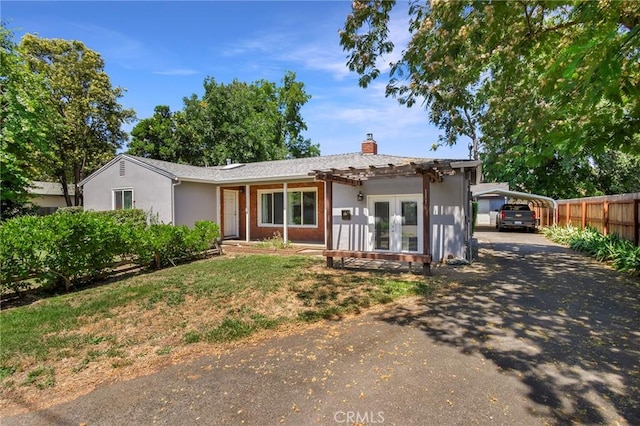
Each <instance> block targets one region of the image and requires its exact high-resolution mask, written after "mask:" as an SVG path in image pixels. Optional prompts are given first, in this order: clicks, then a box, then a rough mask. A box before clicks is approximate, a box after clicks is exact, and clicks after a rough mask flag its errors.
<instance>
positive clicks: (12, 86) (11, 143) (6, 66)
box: [0, 25, 56, 220]
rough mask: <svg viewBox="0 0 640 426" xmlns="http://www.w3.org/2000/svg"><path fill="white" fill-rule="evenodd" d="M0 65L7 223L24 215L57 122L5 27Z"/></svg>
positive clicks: (1, 204) (0, 160)
mask: <svg viewBox="0 0 640 426" xmlns="http://www.w3.org/2000/svg"><path fill="white" fill-rule="evenodd" d="M0 63H1V64H2V66H1V67H0V93H1V94H2V97H1V99H0V123H2V125H1V126H0V170H1V171H2V173H1V175H0V183H1V184H0V213H1V215H2V220H6V219H9V218H11V217H15V216H17V215H20V214H23V213H25V207H26V205H27V201H28V188H29V185H30V183H31V181H32V180H33V178H34V175H36V174H37V173H38V165H39V164H40V163H41V162H42V160H43V159H46V158H47V156H48V139H49V137H50V135H51V134H52V132H53V131H54V129H55V127H56V119H55V110H54V109H53V108H52V106H51V105H50V104H49V102H48V99H49V94H48V92H47V87H46V83H45V81H44V79H43V78H41V77H40V76H38V75H34V74H33V73H31V71H30V70H29V67H28V65H27V63H26V61H25V58H24V56H23V55H22V54H21V53H20V52H19V51H18V48H17V46H16V45H15V43H14V42H13V35H12V34H11V32H10V31H9V30H7V29H6V28H5V27H4V25H0Z"/></svg>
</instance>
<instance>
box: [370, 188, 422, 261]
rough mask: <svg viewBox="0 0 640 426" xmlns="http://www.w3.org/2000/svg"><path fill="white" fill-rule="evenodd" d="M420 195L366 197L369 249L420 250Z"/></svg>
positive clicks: (411, 251)
mask: <svg viewBox="0 0 640 426" xmlns="http://www.w3.org/2000/svg"><path fill="white" fill-rule="evenodd" d="M421 205H422V204H421V201H420V196H419V195H411V196H405V195H402V196H400V195H398V196H371V197H369V218H370V219H369V223H370V231H371V232H370V235H371V239H370V248H369V249H370V250H373V251H388V252H392V253H400V252H408V253H419V252H421V251H422V238H421V236H422V215H421V214H419V213H420V206H421Z"/></svg>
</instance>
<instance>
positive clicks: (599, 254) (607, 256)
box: [543, 226, 640, 275]
mask: <svg viewBox="0 0 640 426" xmlns="http://www.w3.org/2000/svg"><path fill="white" fill-rule="evenodd" d="M543 233H544V234H545V236H546V237H547V238H549V239H550V240H552V241H555V242H557V243H559V244H563V245H565V246H569V247H571V248H572V249H573V250H576V251H579V252H583V253H587V254H589V255H590V256H593V257H594V258H596V259H597V260H599V261H602V262H610V263H611V264H612V265H613V267H614V268H616V269H618V270H620V271H624V272H629V273H631V274H633V275H640V247H636V246H634V245H633V243H632V242H631V241H628V240H625V239H622V238H620V236H619V235H617V234H612V235H606V236H605V235H603V234H601V233H600V232H598V231H597V230H596V229H593V228H590V227H587V228H585V229H581V228H576V227H573V226H567V227H558V226H553V227H549V228H544V229H543Z"/></svg>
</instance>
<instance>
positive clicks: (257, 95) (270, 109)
mask: <svg viewBox="0 0 640 426" xmlns="http://www.w3.org/2000/svg"><path fill="white" fill-rule="evenodd" d="M309 99H310V96H309V95H308V94H307V93H306V92H305V90H304V84H303V83H302V82H298V81H296V79H295V74H294V73H292V72H287V73H286V74H285V76H284V78H283V80H282V85H281V86H277V85H276V84H275V83H273V82H270V81H266V80H259V81H256V82H253V83H245V82H240V81H238V80H234V81H232V82H231V83H229V84H223V83H218V82H217V81H216V80H215V79H214V78H212V77H208V78H206V79H205V81H204V94H203V95H202V97H198V96H197V95H195V94H194V95H191V96H190V97H185V98H184V99H183V102H184V108H183V109H182V111H179V112H176V113H173V114H171V113H170V112H169V110H168V108H167V107H157V108H156V113H155V114H154V116H153V117H151V118H149V119H145V120H142V121H140V123H138V124H137V125H136V127H134V129H133V131H132V134H133V136H134V138H133V141H132V143H131V145H130V148H129V152H130V153H132V154H134V155H144V156H149V157H152V158H157V159H161V160H169V161H176V162H181V163H187V164H193V165H201V166H212V165H221V164H225V163H226V161H227V160H232V161H234V162H255V161H266V160H276V159H282V158H286V157H309V156H316V155H319V154H320V150H319V147H318V145H314V144H312V143H311V141H310V140H308V139H304V138H303V136H302V132H303V131H304V130H306V129H307V125H306V123H305V122H304V120H303V119H302V116H301V114H300V109H301V108H302V106H303V105H304V104H305V103H306V102H307V101H308V100H309Z"/></svg>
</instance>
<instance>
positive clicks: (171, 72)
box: [153, 68, 198, 76]
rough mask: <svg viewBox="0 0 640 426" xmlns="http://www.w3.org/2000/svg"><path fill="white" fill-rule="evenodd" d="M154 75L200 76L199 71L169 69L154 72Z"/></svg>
mask: <svg viewBox="0 0 640 426" xmlns="http://www.w3.org/2000/svg"><path fill="white" fill-rule="evenodd" d="M153 73H154V74H158V75H178V76H181V75H194V74H198V71H196V70H192V69H181V68H178V69H168V70H163V71H154V72H153Z"/></svg>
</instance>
